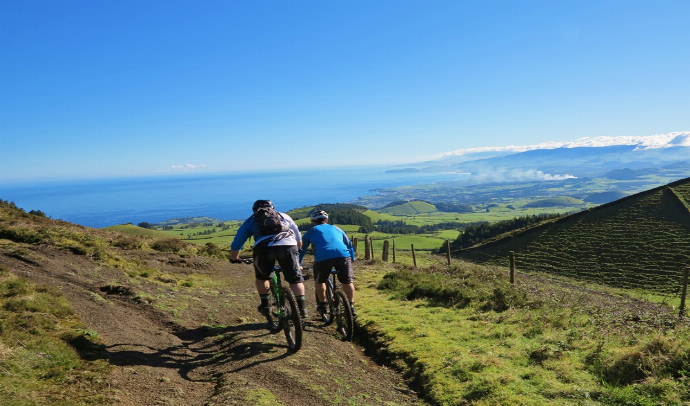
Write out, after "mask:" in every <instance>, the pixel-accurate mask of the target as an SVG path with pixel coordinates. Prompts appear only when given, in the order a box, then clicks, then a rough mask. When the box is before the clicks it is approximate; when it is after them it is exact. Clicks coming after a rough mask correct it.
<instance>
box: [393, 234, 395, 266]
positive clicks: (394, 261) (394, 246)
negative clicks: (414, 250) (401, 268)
mask: <svg viewBox="0 0 690 406" xmlns="http://www.w3.org/2000/svg"><path fill="white" fill-rule="evenodd" d="M393 263H395V238H393Z"/></svg>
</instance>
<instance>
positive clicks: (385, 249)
mask: <svg viewBox="0 0 690 406" xmlns="http://www.w3.org/2000/svg"><path fill="white" fill-rule="evenodd" d="M389 245H390V243H389V242H388V240H384V241H383V252H382V253H381V260H383V262H388V247H389Z"/></svg>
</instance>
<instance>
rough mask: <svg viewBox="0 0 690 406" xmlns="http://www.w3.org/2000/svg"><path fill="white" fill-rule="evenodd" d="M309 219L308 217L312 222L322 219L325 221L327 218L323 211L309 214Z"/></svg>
mask: <svg viewBox="0 0 690 406" xmlns="http://www.w3.org/2000/svg"><path fill="white" fill-rule="evenodd" d="M309 217H310V218H311V219H312V220H323V219H327V218H328V213H326V212H325V211H323V210H314V211H313V212H311V214H310V215H309Z"/></svg>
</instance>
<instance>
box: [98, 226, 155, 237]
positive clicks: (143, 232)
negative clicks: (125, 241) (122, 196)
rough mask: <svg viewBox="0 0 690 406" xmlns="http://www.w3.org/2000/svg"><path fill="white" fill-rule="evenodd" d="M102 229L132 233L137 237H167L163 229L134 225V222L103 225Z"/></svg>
mask: <svg viewBox="0 0 690 406" xmlns="http://www.w3.org/2000/svg"><path fill="white" fill-rule="evenodd" d="M104 230H108V231H117V232H119V233H123V234H129V235H134V236H138V237H158V238H161V237H167V236H168V234H167V233H165V232H163V231H158V230H152V229H149V228H143V227H139V226H135V225H134V224H120V225H116V226H110V227H105V228H104Z"/></svg>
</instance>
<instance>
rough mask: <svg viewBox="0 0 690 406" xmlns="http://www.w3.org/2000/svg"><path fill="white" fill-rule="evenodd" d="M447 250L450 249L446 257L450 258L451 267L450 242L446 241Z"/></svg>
mask: <svg viewBox="0 0 690 406" xmlns="http://www.w3.org/2000/svg"><path fill="white" fill-rule="evenodd" d="M446 248H447V249H448V252H447V253H446V256H447V257H448V266H450V240H446Z"/></svg>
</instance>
